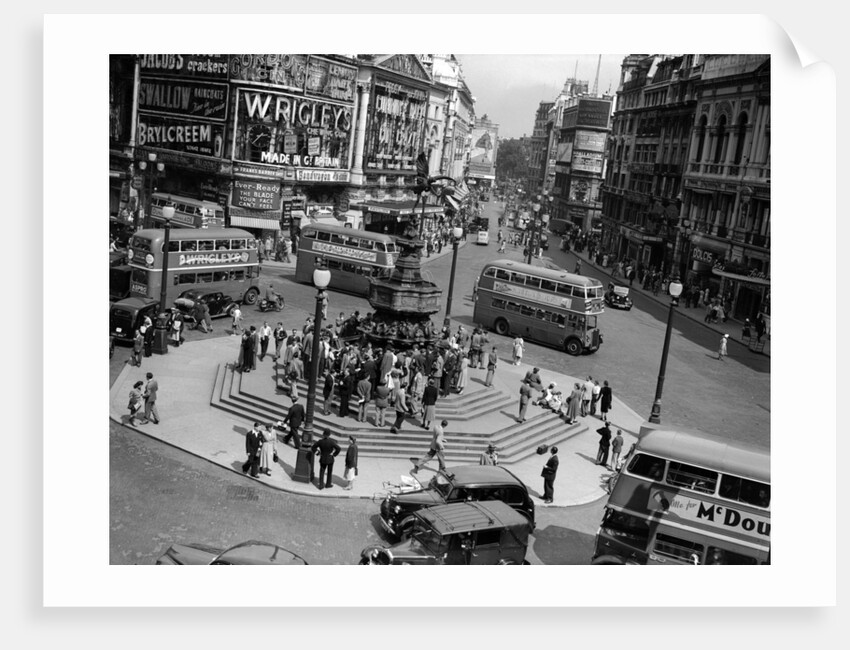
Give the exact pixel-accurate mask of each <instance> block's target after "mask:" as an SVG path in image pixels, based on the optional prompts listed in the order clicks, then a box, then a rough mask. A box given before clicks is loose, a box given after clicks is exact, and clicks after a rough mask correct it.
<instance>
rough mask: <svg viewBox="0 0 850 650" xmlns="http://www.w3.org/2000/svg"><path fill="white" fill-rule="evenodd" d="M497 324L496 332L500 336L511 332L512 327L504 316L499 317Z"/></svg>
mask: <svg viewBox="0 0 850 650" xmlns="http://www.w3.org/2000/svg"><path fill="white" fill-rule="evenodd" d="M495 326H496V334H498V335H499V336H507V335H508V334H510V331H511V328H510V326H509V325H508V321H506V320H505V319H504V318H499V319H498V320H497V321H496V325H495Z"/></svg>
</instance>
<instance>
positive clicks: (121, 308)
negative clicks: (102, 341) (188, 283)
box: [109, 296, 159, 342]
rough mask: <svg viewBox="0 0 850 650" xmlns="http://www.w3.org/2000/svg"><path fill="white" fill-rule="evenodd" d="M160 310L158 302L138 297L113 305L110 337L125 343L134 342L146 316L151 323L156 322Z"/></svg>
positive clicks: (110, 311)
mask: <svg viewBox="0 0 850 650" xmlns="http://www.w3.org/2000/svg"><path fill="white" fill-rule="evenodd" d="M158 308H159V301H158V300H154V299H153V298H139V297H136V296H133V297H131V298H124V299H123V300H119V301H118V302H114V303H112V305H111V306H110V307H109V334H110V336H113V337H114V338H116V339H117V340H119V341H123V342H128V341H132V340H133V336H134V335H135V333H136V330H137V329H139V327H140V326H141V324H142V323H143V322H144V320H145V316H148V317H150V319H151V321H154V320H156V315H157V312H158Z"/></svg>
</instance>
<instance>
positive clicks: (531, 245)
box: [527, 194, 540, 264]
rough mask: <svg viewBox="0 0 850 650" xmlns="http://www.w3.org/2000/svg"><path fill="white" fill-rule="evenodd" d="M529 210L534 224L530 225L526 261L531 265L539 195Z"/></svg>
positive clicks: (538, 209) (538, 211)
mask: <svg viewBox="0 0 850 650" xmlns="http://www.w3.org/2000/svg"><path fill="white" fill-rule="evenodd" d="M531 209H532V210H534V223H533V224H531V236H530V237H529V238H528V260H527V263H528V264H531V258H532V256H533V255H534V235H535V233H536V232H537V219H538V216H539V214H540V195H539V194H538V195H537V201H535V202H534V203H532V204H531Z"/></svg>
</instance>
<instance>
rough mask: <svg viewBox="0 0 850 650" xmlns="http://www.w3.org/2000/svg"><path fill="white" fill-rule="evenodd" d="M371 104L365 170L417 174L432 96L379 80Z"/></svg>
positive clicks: (375, 82)
mask: <svg viewBox="0 0 850 650" xmlns="http://www.w3.org/2000/svg"><path fill="white" fill-rule="evenodd" d="M370 101H371V107H370V114H369V124H368V126H367V128H366V145H365V153H364V158H363V164H364V167H366V168H367V169H370V170H410V171H413V170H415V169H416V156H417V155H418V154H419V151H420V149H421V146H422V138H423V136H424V131H425V119H426V116H427V112H428V93H427V92H426V91H424V90H420V89H419V88H414V87H411V86H407V85H405V84H400V83H396V82H393V81H389V80H387V79H382V78H380V77H376V78H375V80H374V83H373V86H372V96H371V100H370Z"/></svg>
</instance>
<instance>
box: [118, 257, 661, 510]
mask: <svg viewBox="0 0 850 650" xmlns="http://www.w3.org/2000/svg"><path fill="white" fill-rule="evenodd" d="M466 243H468V242H466ZM461 245H463V244H461ZM450 252H451V246H447V247H443V251H442V252H441V253H440V254H432V256H431V257H430V258H424V259H423V266H424V267H427V264H428V263H429V262H431V261H433V260H435V259H438V258H439V257H441V256H442V255H446V254H448V253H450ZM294 261H295V260H294V256H293V259H292V261H291V262H290V263H289V264H286V263H281V262H273V261H265V262H264V263H263V265H264V266H270V267H284V268H286V267H288V266H289V267H292V266H294ZM284 313H285V312H284ZM284 324H285V325H286V326H287V327H300V325H301V323H294V322H293V323H291V324H289V323H284ZM228 325H229V323H226V322H224V321H217V322H215V323H214V327H227V326H228ZM239 340H240V338H239V337H238V336H225V337H214V338H208V339H200V340H197V341H187V342H186V343H184V344H183V345H181V346H180V347H174V346H170V347H169V350H168V353H167V354H162V355H158V354H154V355H153V356H151V357H147V358H144V359H143V361H142V366H141V367H139V368H137V367H133V366H130V365H129V364H128V365H126V366H125V367H124V368H123V369H122V371H121V372H120V374H119V375H118V377H117V379H116V380H115V382H114V383H113V385H112V387H111V389H110V393H109V407H110V418H111V419H112V420H114V421H115V422H118V423H120V424H123V425H124V426H127V427H129V428H132V429H135V430H136V431H138V432H139V433H142V434H144V435H147V436H150V437H152V438H156V439H159V440H161V441H163V442H165V443H167V444H169V445H172V446H174V447H177V448H180V449H182V450H184V451H186V452H188V453H191V454H193V455H195V456H197V457H199V458H204V459H206V460H208V461H209V462H211V463H214V464H216V465H218V466H220V467H223V468H226V469H229V470H231V471H233V472H235V473H237V474H239V475H242V476H244V479H245V480H246V481H258V482H260V483H263V484H264V485H266V486H268V487H270V488H274V489H279V490H283V491H286V492H291V493H296V494H304V495H309V496H313V497H317V498H325V499H326V498H337V499H340V498H361V499H362V498H370V499H376V500H377V499H379V498H381V497H382V496H383V495H384V494H385V493H387V491H388V490H391V489H394V488H393V487H392V486H398V485H402V484H403V483H404V482H411V481H413V480H414V479H413V478H412V477H411V474H410V470H411V469H412V467H413V465H412V463H411V461H410V460H409V458H408V457H394V458H388V457H372V456H366V455H364V454H363V452H362V451H361V454H360V458H359V462H358V469H359V473H358V477H357V479H356V481H355V483H354V487H353V489H352V490H343V489H342V486H343V485H345V483H346V482H345V481H344V480H343V479H342V477H341V476H342V473H343V471H344V462H343V459H344V453H345V449H346V447H347V444H348V441H347V440H337V441H338V442H339V443H340V446H341V447H342V450H343V451H342V453H341V454H340V456H339V458H338V459H337V462H336V463H335V464H334V474H335V476H334V487H333V488H332V489H325V490H321V491H320V490H318V488H317V486H316V485H315V484H311V483H301V482H298V481H295V480H294V479H293V478H292V474H293V471H294V468H295V459H296V450H295V449H294V448H293V447H291V446H289V445H285V444H283V443H282V442H280V438H279V441H278V444H277V452H278V456H279V460H278V463H277V467H274V468H273V469H272V475H271V476H260V477H258V478H252V477H250V476H248V475H243V474H242V463H243V462H244V461H245V441H244V437H245V434H246V433H247V431H248V430H249V429H250V427H251V426H252V425H253V421H254V419H255V418H254V417H247V416H242V415H239V414H237V413H234V412H229V411H227V410H223V409H221V408H217V407H216V406H214V405H213V402H214V401H215V399H214V397H215V395H214V393H215V392H216V391H217V390H219V391H220V389H221V385H220V382H219V384H218V386H217V381H216V380H217V376H218V374H219V372H220V370H221V368H222V366H223V364H228V363H231V364H232V363H235V361H236V359H237V357H238V354H239ZM502 354H503V355H505V356H507V351H502ZM273 365H274V362H273V361H272V360H271V358H269V357H267V358H266V360H265V361H263V362H258V368H257V370H256V371H255V373H252V374H251V375H250V377H251V379H250V381H251V382H261V381H262V378H263V377H264V376H267V377H268V378H269V379H270V381H269V382H268V385H269V386H270V388H269V390H270V392H271V393H272V394H273V393H274V392H275V391H274V382H273V381H271V378H272V377H273V376H274V369H273ZM530 369H531V367H530V366H529V365H528V364H520V365H518V366H513V365H511V364H510V363H509V362H507V361H505V360H503V361H502V362H501V363H500V365H499V367H498V369H497V372H496V375H495V378H494V386H493V387H492V388H490V389H487V388H486V387H484V386H483V382H484V376H485V374H486V371H485V370H480V369H478V370H472V369H471V370H470V382H469V386H468V388H467V391H465V394H466V393H472V392H474V391H484V390H491V391H494V390H495V391H500V392H501V393H502V394H503V396H504V400H505V405H504V408H499V409H494V410H493V412H492V413H486V414H483V415H481V416H480V417H475V418H474V419H470V420H456V421H451V422H450V424H449V426H448V427H447V429H448V433H449V439H450V440H451V439H452V435H453V434H454V435H459V436H462V435H463V434H494V435H498V434H497V432H498V431H499V430H503V429H504V428H505V427H511V426H516V424H515V421H514V418H515V414H516V412H517V406H518V387H519V382H520V379H521V378H522V377H523V376H524V375H525V373H526V372H527V371H528V370H530ZM147 372H152V373H153V375H154V377H156V379H157V381H158V383H159V394H158V399H157V409H158V411H159V414H160V418H161V419H160V422H159V424H155V423H153V422H149V423H147V424H137V425H136V426H131V425H130V424H129V412H128V411H127V401H128V395H129V392H130V390H131V388H132V385H133V383H135V382H136V381H137V380H139V379H144V376H145V373H147ZM540 374H541V378H542V380H543V383H544V384H547V383H549V382H552V381H554V382H556V383H557V385H558V386H559V388H561V389H562V390H563V391H564V392H565V393H567V394H568V393H569V388H570V387H571V386H572V384H573V383H574V382H576V381H579V380H583V379H584V377H581V378H578V377H572V376H569V375H566V374H563V373H556V372H552V371H549V370H546V369H542V370H541V373H540ZM270 399H275V398H274V397H271V398H270ZM276 399H277V400H279V403H280V406H281V407H284V406H288V404H289V400H288V399H287V398H285V397H283V396H279V397H277V398H276ZM319 401H320V400H319ZM438 409H439V403H438ZM317 410H318V409H317ZM544 413H545V411H544V409H542V408H541V407H538V406H534V405H533V404H532V405H529V407H528V414H527V417H528V419H529V421H531V420H532V419H533V418H535V417H536V416H538V415H539V414H540V415H542V414H544ZM552 417H554V416H552ZM329 418H337V416H335V415H332V416H329ZM609 418H610V426H611V430H612V433H616V429H621V430H622V432H623V437H624V438H625V444H624V450H628V449H629V448H630V447H631V444H632V443H633V442H635V441H636V440H637V436H638V433H639V431H640V428H641V426H642V425H644V424H646V422H645V420H644V418H643V417H641V416H639V415H638V414H637V413H636V412H635V411H634V410H633V409H631V408H630V407H629V406H628V405H626V404H624V403H623V402H622V401H621V400H619V399H618V398H617V397H616V396H615V397H614V400H613V404H612V408H611V411H610V413H609ZM337 419H338V418H337ZM370 419H372V418H371V417H370ZM346 423H347V424H349V425H351V424H352V423H354V421H353V420H352V419H350V418H349V419H348V420H347V421H346ZM355 424H356V423H355ZM563 426H564V430H565V432H564V435H565V436H568V437H566V439H565V440H563V441H560V440H559V441H558V442H557V443H556V444H557V446H558V449H559V452H558V457H559V459H560V467H559V470H558V476H557V479H556V481H555V498H554V502H553V503H552V504H543V501H542V499H541V495H542V490H543V479H542V478H541V476H540V472H541V469H542V467H543V465H544V464H545V462H546V460H547V458H548V457H549V454H548V453H547V454H545V455H537V454H534V453H532V454H530V455H525V456H524V457H522V458H517V460H516V461H515V462H502V463H500V464H502V465H504V466H505V467H507V468H508V469H509V470H510V471H511V472H513V473H514V474H515V475H516V476H517V477H519V478H520V479H521V480H522V481H523V482H524V483H525V484H526V485H527V486H528V488H529V492H530V493H531V494H532V496H533V497H535V502H536V503H537V505H538V506H539V507H558V506H561V507H563V506H577V505H582V504H587V503H592V502H594V501H597V500H599V499H602V498H604V497H606V496H607V492H606V490H605V482H606V479H607V477H608V475H609V474H610V470H606V469H605V468H603V467H600V466H597V465H596V463H595V460H596V452H597V449H598V441H599V436H598V434H597V433H596V429H598V428H599V427H601V426H602V423H601V421H600V420H599V419H598V417H596V416H587V417H584V418H579V423H578V426H575V425H574V426H573V427H568V426H567V425H566V423H564V424H563ZM407 427H412V428H418V427H416V426H415V424H414V423H413V422H410V423H409V424H406V425H405V428H407ZM367 428H368V429H369V433H370V434H372V435H374V434H375V428H374V426H372V425H371V424H370V425H369V426H368V427H367ZM385 429H386V430H387V433H389V426H387V427H385ZM568 429H569V431H568ZM419 431H422V430H421V429H419ZM390 439H392V438H390ZM426 450H427V446H425V447H424V448H422V450H421V452H420V454H421V453H424V452H425V451H426ZM447 451H450V450H447ZM482 451H483V449H482ZM448 465H449V467H451V466H452V463H451V462H449V463H448ZM435 470H436V462H432V463H429V464H428V465H426V466H425V467H423V468H422V469H421V470H420V471H419V473H418V475H417V478H418V479H419V480H421V481H422V482H427V481H428V480H430V478H431V477H432V476H433V474H434V472H435ZM317 472H318V467H317Z"/></svg>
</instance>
